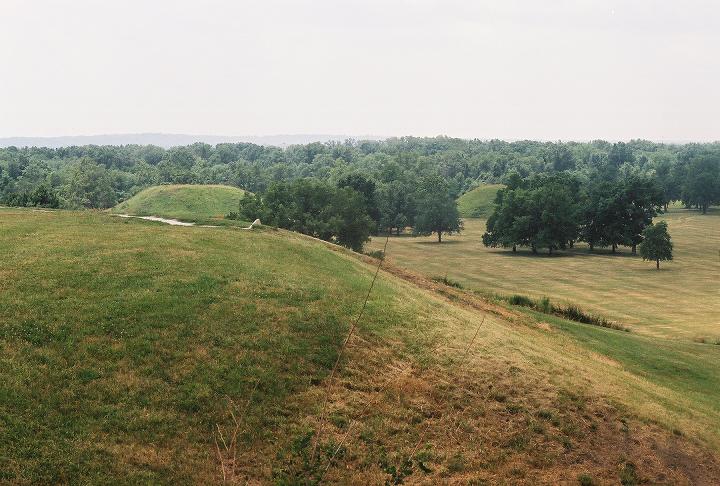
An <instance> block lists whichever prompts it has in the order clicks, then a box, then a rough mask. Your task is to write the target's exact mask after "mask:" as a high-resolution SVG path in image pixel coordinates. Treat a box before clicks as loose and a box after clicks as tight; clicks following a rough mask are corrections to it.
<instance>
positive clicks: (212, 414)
mask: <svg viewBox="0 0 720 486" xmlns="http://www.w3.org/2000/svg"><path fill="white" fill-rule="evenodd" d="M0 253H1V254H2V255H3V256H4V257H3V259H2V261H1V263H0V276H1V277H2V280H1V282H0V288H1V291H0V323H2V325H0V346H1V347H2V350H3V352H2V357H0V451H1V453H0V482H3V481H5V480H12V479H16V480H17V479H18V478H25V479H26V480H27V479H28V478H29V480H30V482H33V483H39V482H42V483H57V482H65V481H70V482H93V483H109V482H113V480H117V479H118V478H123V481H126V482H131V483H132V482H146V481H151V482H152V481H159V480H160V479H163V480H164V481H172V482H176V481H179V482H187V481H189V478H191V477H196V476H195V475H196V474H197V473H203V472H205V473H207V472H208V468H209V467H210V468H214V467H215V466H214V464H213V461H208V454H210V453H211V452H212V450H213V449H212V437H213V435H212V430H213V424H214V423H216V422H221V421H222V420H223V419H224V418H225V414H226V412H227V408H228V402H227V401H226V400H225V398H224V397H233V398H234V399H236V400H238V399H243V397H247V396H248V394H249V393H250V390H252V389H253V388H255V387H256V385H255V384H256V383H258V384H259V385H258V386H257V387H256V388H257V389H256V391H255V393H254V399H253V402H254V403H255V404H256V406H257V407H259V408H261V409H265V410H268V411H275V412H273V413H268V414H266V415H263V416H261V417H256V419H257V422H258V423H257V424H255V426H256V427H257V429H258V430H260V431H262V432H260V433H261V434H269V433H271V431H272V430H273V428H274V427H278V426H280V422H281V421H282V420H283V418H282V415H283V413H288V412H287V411H286V410H287V407H288V406H287V404H286V399H287V397H288V396H289V395H291V394H293V393H295V392H296V391H297V390H298V389H299V388H303V387H307V386H308V385H309V383H310V380H311V379H317V378H319V377H321V376H323V375H324V374H325V373H326V371H327V369H328V368H329V366H331V365H332V363H333V360H334V359H335V356H336V349H337V346H338V344H339V343H340V342H341V339H342V333H343V332H345V330H346V329H347V327H348V322H349V321H350V318H351V316H353V315H354V313H355V312H356V311H357V309H358V306H359V305H360V298H359V295H362V293H363V292H364V291H365V289H366V288H367V286H368V285H369V279H370V276H369V275H368V273H367V272H364V271H362V269H361V268H360V267H358V266H357V265H356V264H354V263H353V262H351V261H349V260H347V259H343V258H341V257H339V256H336V255H334V254H332V253H330V252H328V250H327V249H326V248H325V247H324V246H322V245H318V244H316V243H314V242H308V241H307V240H305V239H300V238H297V239H295V238H288V237H287V235H285V236H280V235H279V234H278V233H277V232H274V231H261V232H257V231H253V232H240V231H235V230H231V229H221V228H181V227H170V226H166V225H159V224H154V223H147V222H144V221H141V220H125V219H119V218H112V217H109V216H105V215H102V214H92V213H68V212H53V213H40V212H31V211H21V210H0ZM310 270H311V271H310ZM378 285H379V286H378V291H379V294H378V295H379V296H380V297H378V298H377V299H374V300H373V302H372V303H371V305H370V306H369V308H368V309H367V311H366V312H367V313H368V314H367V315H368V317H369V319H371V320H372V319H374V320H375V321H376V322H377V323H378V329H382V327H383V324H382V323H383V322H395V321H398V320H401V319H404V318H405V317H409V315H410V314H408V315H407V316H406V315H405V314H404V312H405V311H404V310H403V309H402V308H401V307H397V306H391V307H389V308H388V305H387V304H388V302H389V301H390V300H391V299H393V298H394V293H393V292H392V290H391V289H389V288H387V286H385V285H384V284H383V283H382V282H380V283H379V284H378ZM380 312H382V318H380V317H379V313H380ZM284 410H285V412H283V411H284ZM149 449H152V450H153V454H151V455H150V456H149V457H143V455H144V451H146V450H149ZM195 468H200V469H199V471H194V469H195ZM212 472H213V474H214V473H216V471H212Z"/></svg>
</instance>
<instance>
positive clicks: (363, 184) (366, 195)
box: [337, 173, 380, 224]
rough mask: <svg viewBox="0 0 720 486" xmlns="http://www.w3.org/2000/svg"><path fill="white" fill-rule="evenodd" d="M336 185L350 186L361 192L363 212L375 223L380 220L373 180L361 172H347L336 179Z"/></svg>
mask: <svg viewBox="0 0 720 486" xmlns="http://www.w3.org/2000/svg"><path fill="white" fill-rule="evenodd" d="M337 185H338V187H351V188H352V189H355V190H356V191H357V192H359V193H360V194H362V196H363V201H364V205H365V212H366V213H367V214H368V216H370V218H371V219H372V220H373V221H375V223H376V224H377V223H378V222H379V221H380V210H379V209H378V201H377V195H376V190H375V181H373V180H372V179H368V178H367V177H365V176H364V175H362V174H358V173H354V174H348V175H346V176H345V177H343V178H342V179H340V180H339V181H338V184H337Z"/></svg>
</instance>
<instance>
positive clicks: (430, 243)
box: [416, 240, 462, 246]
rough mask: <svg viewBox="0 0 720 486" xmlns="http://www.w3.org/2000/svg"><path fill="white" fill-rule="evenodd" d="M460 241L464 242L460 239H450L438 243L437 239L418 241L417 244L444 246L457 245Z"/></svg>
mask: <svg viewBox="0 0 720 486" xmlns="http://www.w3.org/2000/svg"><path fill="white" fill-rule="evenodd" d="M459 243H462V241H460V240H448V241H443V242H442V243H438V242H437V240H436V241H418V242H416V244H417V245H435V246H437V245H441V246H444V245H457V244H459Z"/></svg>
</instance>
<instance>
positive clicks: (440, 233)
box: [438, 231, 442, 243]
mask: <svg viewBox="0 0 720 486" xmlns="http://www.w3.org/2000/svg"><path fill="white" fill-rule="evenodd" d="M438 243H442V231H438Z"/></svg>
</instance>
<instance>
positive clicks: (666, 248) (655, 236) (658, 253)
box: [640, 221, 673, 270]
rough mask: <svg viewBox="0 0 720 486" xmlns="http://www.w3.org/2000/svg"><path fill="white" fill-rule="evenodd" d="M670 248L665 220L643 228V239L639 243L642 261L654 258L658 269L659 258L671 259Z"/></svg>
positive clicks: (671, 246) (663, 259)
mask: <svg viewBox="0 0 720 486" xmlns="http://www.w3.org/2000/svg"><path fill="white" fill-rule="evenodd" d="M672 250H673V244H672V241H670V233H668V230H667V223H666V222H665V221H660V222H659V223H657V224H654V225H651V226H648V227H647V228H645V230H644V231H643V241H642V243H640V256H642V259H643V260H644V261H653V260H654V261H655V265H656V268H657V269H658V270H660V261H661V260H662V261H665V260H672Z"/></svg>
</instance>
